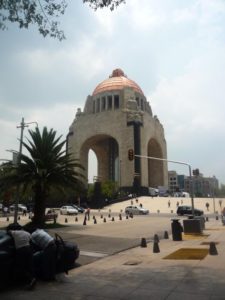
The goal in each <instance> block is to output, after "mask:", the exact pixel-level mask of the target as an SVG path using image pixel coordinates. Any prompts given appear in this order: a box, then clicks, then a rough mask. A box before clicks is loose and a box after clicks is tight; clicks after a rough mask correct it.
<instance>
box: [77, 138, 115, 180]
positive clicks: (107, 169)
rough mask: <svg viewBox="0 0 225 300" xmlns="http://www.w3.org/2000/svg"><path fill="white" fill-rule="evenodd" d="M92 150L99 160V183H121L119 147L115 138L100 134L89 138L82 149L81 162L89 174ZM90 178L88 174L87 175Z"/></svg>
mask: <svg viewBox="0 0 225 300" xmlns="http://www.w3.org/2000/svg"><path fill="white" fill-rule="evenodd" d="M90 149H91V150H92V151H93V152H94V153H95V155H96V158H97V177H98V180H99V181H102V182H105V181H108V180H110V181H114V182H118V181H119V163H118V162H119V145H118V142H117V140H116V139H115V138H113V137H112V136H110V135H106V134H99V135H95V136H92V137H90V138H88V139H87V140H86V141H85V142H84V143H83V144H82V146H81V148H80V162H81V164H83V165H84V166H85V169H86V172H88V153H89V150H90ZM86 177H88V174H86Z"/></svg>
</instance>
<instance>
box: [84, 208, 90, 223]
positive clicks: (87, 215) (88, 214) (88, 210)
mask: <svg viewBox="0 0 225 300" xmlns="http://www.w3.org/2000/svg"><path fill="white" fill-rule="evenodd" d="M85 215H86V217H87V218H88V221H89V220H90V208H89V207H88V208H87V210H86V213H85Z"/></svg>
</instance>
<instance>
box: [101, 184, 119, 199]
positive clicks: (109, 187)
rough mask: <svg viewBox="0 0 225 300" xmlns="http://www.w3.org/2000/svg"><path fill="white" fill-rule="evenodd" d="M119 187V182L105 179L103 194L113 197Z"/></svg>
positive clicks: (109, 197) (106, 196)
mask: <svg viewBox="0 0 225 300" xmlns="http://www.w3.org/2000/svg"><path fill="white" fill-rule="evenodd" d="M117 189H118V188H117V183H116V182H114V181H105V182H103V183H102V194H103V196H104V197H105V198H108V199H112V198H113V197H114V196H115V194H116V192H117Z"/></svg>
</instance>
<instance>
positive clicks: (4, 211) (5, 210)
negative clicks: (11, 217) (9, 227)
mask: <svg viewBox="0 0 225 300" xmlns="http://www.w3.org/2000/svg"><path fill="white" fill-rule="evenodd" d="M7 214H8V207H7V206H4V207H3V215H4V217H7Z"/></svg>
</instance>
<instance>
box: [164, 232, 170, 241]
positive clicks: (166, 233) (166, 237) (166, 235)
mask: <svg viewBox="0 0 225 300" xmlns="http://www.w3.org/2000/svg"><path fill="white" fill-rule="evenodd" d="M168 238H169V234H168V231H165V232H164V239H166V240H167V239H168Z"/></svg>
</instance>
